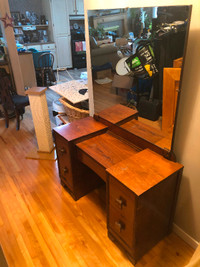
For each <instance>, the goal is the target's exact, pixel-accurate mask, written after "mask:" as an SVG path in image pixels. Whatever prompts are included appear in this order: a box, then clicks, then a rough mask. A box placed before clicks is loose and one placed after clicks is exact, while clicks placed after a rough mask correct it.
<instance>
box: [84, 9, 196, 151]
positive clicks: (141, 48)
mask: <svg viewBox="0 0 200 267" xmlns="http://www.w3.org/2000/svg"><path fill="white" fill-rule="evenodd" d="M190 15H191V6H166V7H163V6H162V7H143V8H126V9H102V10H88V24H89V38H90V55H91V66H92V80H93V81H92V84H93V96H94V112H95V113H99V112H100V111H102V110H103V109H106V108H108V107H111V106H113V105H115V104H119V103H120V104H122V105H125V106H128V107H130V108H133V109H137V110H138V112H139V118H138V121H139V123H142V124H143V125H144V124H145V125H146V127H147V129H148V131H149V132H152V136H151V137H148V136H145V133H144V132H142V131H138V130H137V131H136V132H135V133H136V134H138V135H141V137H143V138H146V139H147V140H148V138H149V140H148V141H150V142H153V143H155V144H156V145H158V146H160V147H162V148H164V149H166V150H171V145H172V139H173V133H174V124H175V118H176V111H177V103H178V96H179V92H180V89H181V88H180V87H181V78H182V70H183V64H184V55H185V51H186V43H187V36H188V30H189V22H190ZM121 127H123V128H124V129H126V130H130V131H135V129H134V125H132V126H131V125H130V124H124V125H121ZM154 132H155V133H156V136H157V137H158V136H160V138H157V137H156V138H154V137H155V135H154Z"/></svg>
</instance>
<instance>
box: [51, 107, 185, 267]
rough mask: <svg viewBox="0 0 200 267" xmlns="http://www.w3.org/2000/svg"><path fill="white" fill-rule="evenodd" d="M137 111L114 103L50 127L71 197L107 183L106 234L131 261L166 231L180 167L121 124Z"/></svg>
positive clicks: (165, 233)
mask: <svg viewBox="0 0 200 267" xmlns="http://www.w3.org/2000/svg"><path fill="white" fill-rule="evenodd" d="M137 116H138V114H137V111H134V110H132V109H129V108H127V107H123V106H120V105H117V106H114V107H112V108H109V109H107V110H105V111H102V112H100V113H99V114H98V115H96V116H95V119H94V118H92V117H88V118H84V119H82V120H79V121H75V122H73V123H71V124H69V125H67V126H61V127H58V128H55V129H54V136H55V143H56V150H57V155H58V167H59V174H60V179H61V183H62V184H63V186H64V187H65V188H66V189H67V190H68V192H69V193H70V194H71V195H72V197H73V198H74V199H75V200H78V199H79V198H80V197H82V196H84V195H86V194H87V193H88V192H89V191H91V190H93V189H94V188H96V187H97V186H99V185H100V184H101V183H102V182H103V181H104V182H105V183H106V185H107V186H106V188H107V189H106V190H107V200H106V202H107V211H108V212H107V228H108V236H109V238H110V239H112V240H113V241H114V242H115V243H116V244H117V245H118V246H119V247H120V248H123V250H125V251H126V253H127V255H128V257H129V258H130V260H131V261H132V262H133V263H134V264H135V263H136V262H137V260H138V259H140V258H141V257H142V255H144V254H145V253H146V252H147V251H148V250H149V249H151V248H152V247H153V246H154V245H155V244H156V243H157V242H159V241H160V240H161V239H162V238H163V237H164V236H165V235H167V234H168V233H169V232H170V231H171V227H172V222H173V217H174V210H175V204H176V199H177V193H178V189H179V184H180V177H181V173H182V169H183V166H182V165H181V164H179V163H176V162H173V161H171V160H169V159H166V158H164V157H163V155H165V156H168V157H170V154H167V152H166V151H164V150H163V149H161V148H158V147H157V146H156V145H155V144H153V143H151V142H150V141H147V140H145V139H143V138H140V139H139V137H138V136H136V135H135V134H134V133H133V132H129V133H128V132H127V129H123V127H122V126H123V125H126V128H127V123H129V122H132V123H131V126H132V124H133V123H134V122H137ZM137 126H138V124H137V123H135V124H134V127H136V128H137ZM141 127H142V126H141V125H139V128H140V131H141ZM144 130H145V129H144ZM138 131H139V129H137V132H138ZM155 135H156V133H155ZM131 136H132V138H131ZM157 138H159V136H158V137H157Z"/></svg>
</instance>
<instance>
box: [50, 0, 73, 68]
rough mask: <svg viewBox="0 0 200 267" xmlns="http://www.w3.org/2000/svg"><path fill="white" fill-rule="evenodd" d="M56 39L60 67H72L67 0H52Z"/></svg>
mask: <svg viewBox="0 0 200 267" xmlns="http://www.w3.org/2000/svg"><path fill="white" fill-rule="evenodd" d="M51 11H52V17H53V31H54V40H55V43H56V55H57V66H58V68H63V67H68V68H70V67H72V55H71V43H70V41H71V36H70V26H69V14H68V6H67V0H59V1H57V0H52V2H51Z"/></svg>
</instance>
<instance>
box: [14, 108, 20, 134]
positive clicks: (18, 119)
mask: <svg viewBox="0 0 200 267" xmlns="http://www.w3.org/2000/svg"><path fill="white" fill-rule="evenodd" d="M15 114H16V120H17V122H16V130H17V131H19V128H20V114H19V110H18V109H15Z"/></svg>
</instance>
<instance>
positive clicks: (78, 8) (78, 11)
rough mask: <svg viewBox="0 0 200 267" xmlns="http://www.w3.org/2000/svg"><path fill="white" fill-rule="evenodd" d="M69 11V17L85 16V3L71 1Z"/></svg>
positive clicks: (75, 0)
mask: <svg viewBox="0 0 200 267" xmlns="http://www.w3.org/2000/svg"><path fill="white" fill-rule="evenodd" d="M68 9H69V15H84V1H83V0H69V1H68Z"/></svg>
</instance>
